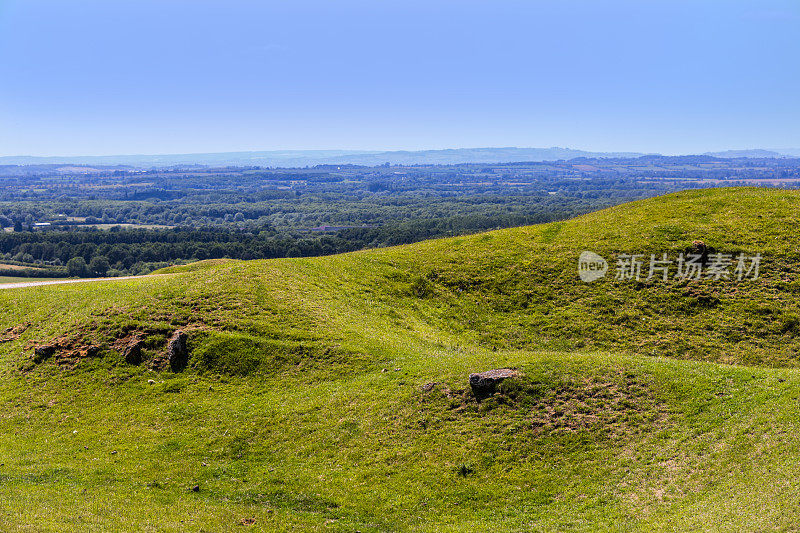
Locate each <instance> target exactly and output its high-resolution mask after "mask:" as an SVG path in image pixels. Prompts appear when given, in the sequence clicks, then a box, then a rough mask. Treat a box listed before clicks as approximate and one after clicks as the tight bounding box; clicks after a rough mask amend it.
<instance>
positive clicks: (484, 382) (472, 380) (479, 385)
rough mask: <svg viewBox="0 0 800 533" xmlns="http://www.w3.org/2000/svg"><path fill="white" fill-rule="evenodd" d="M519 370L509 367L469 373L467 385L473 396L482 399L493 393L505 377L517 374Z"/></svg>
mask: <svg viewBox="0 0 800 533" xmlns="http://www.w3.org/2000/svg"><path fill="white" fill-rule="evenodd" d="M518 375H519V372H517V371H516V370H514V369H511V368H498V369H495V370H487V371H486V372H480V373H477V374H470V375H469V386H470V387H471V388H472V393H473V394H474V395H475V398H477V399H478V400H482V399H484V398H488V397H489V396H491V395H492V394H494V391H495V388H496V387H497V385H498V383H500V382H501V381H503V380H504V379H506V378H513V377H514V376H518Z"/></svg>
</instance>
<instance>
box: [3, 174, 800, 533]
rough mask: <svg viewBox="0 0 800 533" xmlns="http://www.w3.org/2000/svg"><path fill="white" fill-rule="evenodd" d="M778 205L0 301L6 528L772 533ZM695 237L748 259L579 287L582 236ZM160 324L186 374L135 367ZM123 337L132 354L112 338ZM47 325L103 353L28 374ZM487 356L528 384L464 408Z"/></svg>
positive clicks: (530, 231)
mask: <svg viewBox="0 0 800 533" xmlns="http://www.w3.org/2000/svg"><path fill="white" fill-rule="evenodd" d="M759 215H760V216H759ZM798 216H800V195H798V194H797V193H795V192H787V191H775V190H759V189H717V190H708V191H691V192H684V193H679V194H674V195H670V196H667V197H662V198H656V199H652V200H646V201H642V202H636V203H634V204H628V205H624V206H619V207H616V208H612V209H608V210H604V211H601V212H598V213H594V214H590V215H587V216H584V217H580V218H578V219H575V220H571V221H566V222H563V223H558V224H553V225H543V226H534V227H528V228H518V229H511V230H502V231H497V232H491V233H487V234H482V235H475V236H470V237H461V238H455V239H443V240H436V241H429V242H424V243H419V244H415V245H411V246H404V247H398V248H390V249H382V250H372V251H366V252H358V253H353V254H345V255H340V256H331V257H325V258H315V259H286V260H274V261H252V262H238V261H214V262H203V263H196V264H193V265H188V266H186V267H175V268H171V269H168V270H166V271H165V273H167V274H168V275H165V276H157V277H143V278H141V279H133V280H123V281H113V282H105V283H98V284H91V283H87V284H75V285H61V286H53V287H34V288H27V289H12V290H6V291H2V292H0V301H2V305H1V306H0V327H2V329H5V328H7V327H11V326H15V325H20V324H26V323H30V324H31V326H30V327H28V328H27V329H25V331H24V332H23V333H22V334H21V336H20V337H19V338H18V339H15V340H9V341H8V342H5V343H2V344H0V374H1V375H2V379H1V380H0V399H2V402H3V410H2V413H3V414H2V416H0V463H2V464H1V465H0V530H3V531H14V530H25V531H92V530H94V531H105V530H152V531H224V530H239V529H242V530H246V529H248V528H249V529H254V530H262V531H280V530H293V529H294V530H302V531H306V530H319V531H484V530H489V529H490V530H494V531H565V530H640V531H653V530H670V531H672V530H698V529H699V530H714V531H721V530H751V531H752V530H771V529H776V530H789V529H792V528H794V527H795V524H797V523H798V520H800V516H798V515H800V506H798V504H797V502H798V501H800V489H798V488H797V484H796V483H795V479H796V477H797V475H798V470H800V467H798V466H797V462H796V461H795V460H794V458H795V457H797V456H798V453H800V442H799V441H798V438H797V435H798V429H799V428H798V425H799V424H798V422H799V421H800V412H799V411H800V403H799V402H798V398H800V373H798V371H797V370H796V369H795V367H796V366H797V362H798V356H797V351H798V344H797V342H798V341H797V338H796V335H795V333H796V331H795V328H794V326H792V324H794V323H795V322H793V321H792V318H793V317H795V316H798V315H800V310H798V308H797V303H796V301H797V298H796V291H797V287H798V285H797V282H796V276H795V274H796V272H797V270H798V269H799V268H800V263H798V257H800V256H798V251H799V250H798V247H799V246H800V242H799V241H798V238H797V237H796V235H795V229H794V228H795V227H796V225H797V218H798ZM694 239H702V240H704V241H705V242H707V243H709V244H711V245H713V246H715V247H716V248H718V249H725V250H731V251H738V250H744V251H748V252H761V253H762V254H763V255H764V257H765V259H764V264H763V266H762V271H763V275H762V278H761V279H759V280H756V281H748V282H742V283H740V284H736V283H732V282H724V281H720V282H715V281H703V282H698V283H689V284H682V283H679V282H674V281H672V282H666V283H665V282H655V283H638V284H637V283H635V282H622V281H614V280H610V279H607V280H605V281H599V282H596V283H594V284H584V283H582V282H580V281H579V280H578V276H577V270H576V268H577V257H578V254H579V253H580V252H581V251H582V250H584V249H588V250H594V251H596V252H598V253H600V254H602V255H604V256H606V257H607V258H608V257H612V256H613V255H614V254H615V253H618V252H641V253H647V254H649V253H656V252H661V251H670V252H677V251H680V250H683V249H684V248H685V247H686V246H687V245H688V244H690V243H691V241H692V240H694ZM698 302H713V305H705V304H703V305H699V304H698ZM177 328H181V329H184V330H185V331H187V332H188V333H189V344H190V347H191V349H192V357H191V359H190V365H189V367H188V368H187V369H186V370H185V371H183V372H180V373H171V372H162V371H153V370H150V369H149V366H148V365H149V363H148V362H147V361H149V360H151V359H152V358H154V357H156V356H158V355H159V354H160V353H161V352H162V351H163V349H164V344H165V342H166V339H167V337H168V336H169V335H170V334H171V332H172V331H174V330H175V329H177ZM133 334H138V335H140V336H141V337H142V338H144V339H145V350H144V355H145V359H146V362H145V363H143V364H142V365H139V366H133V365H127V364H125V363H124V361H123V359H122V356H121V355H120V353H119V350H118V349H116V348H115V343H117V342H118V339H123V338H129V337H130V336H132V335H133ZM56 338H62V339H67V340H69V341H70V342H72V343H73V344H75V345H87V344H94V345H97V346H99V347H100V348H101V349H102V351H101V352H100V355H99V356H98V357H92V358H84V359H81V360H79V361H76V360H60V359H59V358H58V357H53V358H50V359H47V360H45V361H44V362H42V363H39V364H35V363H34V362H33V357H32V348H31V346H33V345H34V344H41V343H46V342H51V341H52V340H53V339H56ZM59 361H61V362H63V363H64V364H58V362H59ZM504 366H509V367H516V368H519V369H520V370H522V372H523V374H524V376H523V377H521V378H518V379H515V380H512V381H508V382H506V383H504V384H503V386H502V387H501V391H500V393H499V394H498V395H496V396H495V397H493V398H491V399H489V400H487V401H484V402H482V403H480V404H479V403H477V402H476V401H475V399H474V398H473V397H472V396H471V394H470V392H469V390H468V384H467V377H468V375H469V373H470V372H474V371H479V370H485V369H490V368H497V367H504ZM430 383H436V384H435V385H433V386H430V385H429V386H426V387H423V386H424V385H426V384H430ZM194 486H198V487H199V491H197V492H195V491H192V490H191V488H192V487H194ZM243 519H255V522H254V523H253V524H252V525H248V526H238V525H237V524H239V523H240V521H241V520H243Z"/></svg>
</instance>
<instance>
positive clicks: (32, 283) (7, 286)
mask: <svg viewBox="0 0 800 533" xmlns="http://www.w3.org/2000/svg"><path fill="white" fill-rule="evenodd" d="M150 275H153V274H150ZM155 275H156V276H160V275H163V274H155ZM144 277H145V276H120V277H117V278H85V279H84V278H82V279H60V280H54V281H23V282H21V283H0V290H2V289H22V288H24V287H38V286H40V285H59V284H61V283H88V282H92V281H115V280H121V279H134V278H144Z"/></svg>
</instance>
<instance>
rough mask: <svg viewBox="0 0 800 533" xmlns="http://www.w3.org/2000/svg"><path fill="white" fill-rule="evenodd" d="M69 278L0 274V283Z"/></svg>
mask: <svg viewBox="0 0 800 533" xmlns="http://www.w3.org/2000/svg"><path fill="white" fill-rule="evenodd" d="M65 279H69V278H26V277H22V276H0V283H29V282H30V283H36V282H39V281H63V280H65Z"/></svg>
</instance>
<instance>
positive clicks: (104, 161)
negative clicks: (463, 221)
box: [0, 147, 644, 167]
mask: <svg viewBox="0 0 800 533" xmlns="http://www.w3.org/2000/svg"><path fill="white" fill-rule="evenodd" d="M641 155H644V154H640V153H636V152H587V151H584V150H573V149H571V148H558V147H553V148H515V147H508V148H457V149H448V150H421V151H405V150H403V151H358V150H274V151H263V152H219V153H197V154H163V155H108V156H71V157H62V156H54V157H37V156H5V157H0V165H42V164H59V165H130V166H138V167H163V166H173V165H212V166H265V167H305V166H314V165H365V166H375V165H382V164H384V163H389V164H392V165H399V164H403V165H415V164H441V165H452V164H458V163H510V162H515V161H557V160H559V159H574V158H577V157H602V158H611V157H614V158H617V157H639V156H641Z"/></svg>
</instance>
